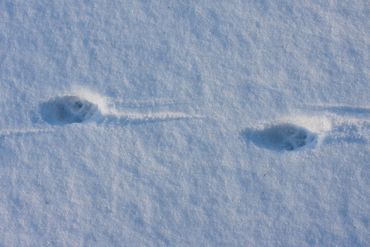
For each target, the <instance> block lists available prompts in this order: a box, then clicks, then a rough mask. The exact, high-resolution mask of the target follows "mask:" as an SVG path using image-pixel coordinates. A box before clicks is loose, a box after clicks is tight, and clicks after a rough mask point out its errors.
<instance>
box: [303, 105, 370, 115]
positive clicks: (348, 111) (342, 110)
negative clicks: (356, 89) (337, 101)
mask: <svg viewBox="0 0 370 247" xmlns="http://www.w3.org/2000/svg"><path fill="white" fill-rule="evenodd" d="M306 108H308V110H311V111H316V112H317V111H321V112H328V113H333V114H336V115H339V116H353V117H357V118H363V117H370V108H368V107H359V106H350V105H308V106H307V107H306Z"/></svg>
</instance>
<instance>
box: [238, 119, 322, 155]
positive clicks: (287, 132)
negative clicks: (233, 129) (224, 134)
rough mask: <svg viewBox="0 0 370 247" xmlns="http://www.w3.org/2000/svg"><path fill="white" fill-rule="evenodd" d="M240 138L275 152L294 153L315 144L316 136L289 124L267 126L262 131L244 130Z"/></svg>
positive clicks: (302, 128)
mask: <svg viewBox="0 0 370 247" xmlns="http://www.w3.org/2000/svg"><path fill="white" fill-rule="evenodd" d="M242 136H243V137H244V138H245V139H246V140H248V141H252V142H253V143H254V144H256V145H257V146H259V147H263V148H267V149H270V150H275V151H295V150H298V149H301V148H303V147H305V146H313V145H315V144H316V141H317V135H316V134H315V133H313V132H311V131H309V130H308V129H306V128H304V127H301V126H298V125H294V124H291V123H281V124H277V125H271V126H267V127H265V128H263V129H259V130H258V129H257V130H252V129H246V130H244V131H243V132H242Z"/></svg>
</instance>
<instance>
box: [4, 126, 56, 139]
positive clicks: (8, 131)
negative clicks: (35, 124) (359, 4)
mask: <svg viewBox="0 0 370 247" xmlns="http://www.w3.org/2000/svg"><path fill="white" fill-rule="evenodd" d="M50 132H53V130H50V129H32V128H30V129H2V130H0V137H7V136H23V135H30V134H42V133H50Z"/></svg>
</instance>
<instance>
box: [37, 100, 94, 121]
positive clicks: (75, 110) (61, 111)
mask: <svg viewBox="0 0 370 247" xmlns="http://www.w3.org/2000/svg"><path fill="white" fill-rule="evenodd" d="M96 112H98V107H97V106H96V105H95V104H93V103H92V102H90V101H88V100H85V99H82V98H80V97H77V96H63V97H57V98H54V99H51V100H49V101H47V102H45V103H42V104H41V105H40V113H41V117H42V118H43V119H44V120H45V121H46V122H48V123H49V124H54V125H64V124H71V123H82V122H84V121H86V120H88V119H89V118H91V116H92V115H94V114H95V113H96Z"/></svg>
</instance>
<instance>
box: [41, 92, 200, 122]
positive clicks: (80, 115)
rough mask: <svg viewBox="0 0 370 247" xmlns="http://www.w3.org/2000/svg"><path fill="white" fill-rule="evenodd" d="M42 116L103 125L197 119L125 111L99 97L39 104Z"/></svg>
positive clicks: (49, 118) (184, 116)
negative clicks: (116, 108)
mask: <svg viewBox="0 0 370 247" xmlns="http://www.w3.org/2000/svg"><path fill="white" fill-rule="evenodd" d="M40 114H41V117H42V119H43V120H44V121H45V122H47V123H49V124H52V125H65V124H72V123H84V122H87V121H95V122H97V123H103V124H130V123H145V122H159V121H170V120H180V119H189V118H195V117H193V116H191V115H189V114H186V113H182V112H172V111H162V112H149V113H138V112H136V113H135V112H123V111H118V110H115V109H113V108H110V107H109V106H108V104H107V103H106V102H104V100H103V99H102V98H101V97H100V98H99V97H97V96H93V97H89V96H87V97H83V96H82V97H81V96H76V95H74V96H62V97H56V98H53V99H51V100H49V101H47V102H43V103H41V104H40Z"/></svg>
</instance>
